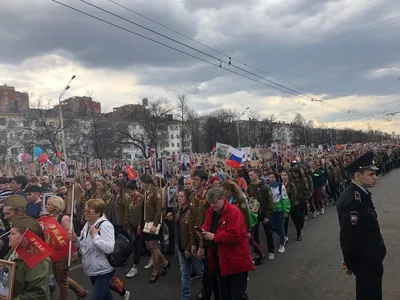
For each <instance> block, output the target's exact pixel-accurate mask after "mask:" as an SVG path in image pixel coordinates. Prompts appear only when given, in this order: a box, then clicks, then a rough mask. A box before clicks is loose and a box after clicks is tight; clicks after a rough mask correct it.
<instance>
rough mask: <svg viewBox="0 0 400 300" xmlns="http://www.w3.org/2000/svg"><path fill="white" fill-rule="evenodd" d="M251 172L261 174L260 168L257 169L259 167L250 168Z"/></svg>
mask: <svg viewBox="0 0 400 300" xmlns="http://www.w3.org/2000/svg"><path fill="white" fill-rule="evenodd" d="M250 172H253V173H256V174H257V175H260V170H259V169H257V168H251V169H250V170H249V173H250Z"/></svg>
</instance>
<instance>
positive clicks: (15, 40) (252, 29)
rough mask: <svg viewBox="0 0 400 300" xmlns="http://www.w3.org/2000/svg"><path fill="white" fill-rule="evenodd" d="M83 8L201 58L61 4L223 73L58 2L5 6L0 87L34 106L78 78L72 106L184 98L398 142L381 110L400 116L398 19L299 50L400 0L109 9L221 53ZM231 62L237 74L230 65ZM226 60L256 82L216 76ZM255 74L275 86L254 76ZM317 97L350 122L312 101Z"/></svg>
mask: <svg viewBox="0 0 400 300" xmlns="http://www.w3.org/2000/svg"><path fill="white" fill-rule="evenodd" d="M87 1H88V2H90V3H93V4H96V5H98V6H100V7H102V8H103V9H106V10H109V11H112V12H114V13H115V14H118V15H120V16H122V17H124V18H126V19H129V20H131V21H132V22H136V23H139V24H141V25H143V26H146V27H149V28H151V29H152V30H154V31H157V32H159V33H162V34H164V35H167V36H168V37H171V38H173V39H177V40H179V41H180V42H181V43H184V44H187V45H189V46H190V47H193V48H196V49H198V50H200V51H202V52H203V53H200V52H196V51H195V50H193V49H189V48H187V47H184V46H183V45H179V44H176V43H174V42H172V41H170V40H166V39H165V38H162V37H161V36H158V35H156V34H154V33H151V32H148V31H146V30H144V29H142V28H138V27H137V26H135V25H133V24H131V23H128V22H126V21H123V20H121V19H118V18H116V17H114V16H111V15H108V14H106V13H104V12H102V11H99V10H97V9H95V8H93V7H91V6H89V5H87V4H85V3H83V2H81V1H80V0H60V2H62V3H65V4H68V5H70V6H73V7H75V8H78V9H80V10H83V11H85V12H88V13H90V14H94V15H95V16H97V17H100V18H104V19H105V20H107V21H109V22H112V23H115V24H116V25H118V26H121V27H124V28H126V29H128V30H131V31H135V32H137V33H140V34H142V35H145V36H147V37H150V38H152V39H156V40H157V41H160V42H162V43H165V44H168V45H170V46H172V47H175V48H177V49H180V50H181V51H185V52H187V53H190V54H191V55H194V56H197V57H198V58H201V59H203V60H206V61H208V62H210V63H212V64H216V65H217V66H213V65H211V64H208V63H206V62H203V61H200V60H198V59H194V58H192V57H189V56H187V55H184V54H182V53H179V52H177V51H174V50H171V49H168V48H165V47H163V46H161V45H158V44H155V43H153V42H150V41H148V40H145V39H143V38H141V37H138V36H135V35H133V34H130V33H128V32H126V31H123V30H121V29H117V28H114V27H112V26H110V25H107V24H104V23H102V22H100V21H98V20H94V19H91V18H89V17H87V16H84V15H82V14H79V13H77V12H75V11H71V10H70V9H68V8H65V7H63V6H61V5H58V4H57V3H55V2H52V1H51V0H35V1H25V0H13V1H0V41H1V42H0V84H8V85H13V86H15V87H16V89H18V90H21V91H28V92H29V93H31V94H32V96H31V100H32V101H35V99H37V98H38V97H46V98H52V99H54V100H56V99H57V97H58V94H59V93H60V91H61V90H62V88H63V87H64V85H65V84H66V83H67V82H68V80H69V78H70V77H71V76H72V75H73V74H75V75H76V76H77V77H76V79H75V80H74V82H73V83H72V85H71V89H70V91H68V94H67V96H73V95H77V96H80V95H87V94H88V93H92V94H93V97H94V98H95V100H97V101H101V103H102V105H103V107H104V108H108V109H112V108H113V107H117V106H120V105H124V104H129V103H137V102H138V101H139V100H140V99H141V98H143V97H147V98H149V99H150V100H153V99H157V98H166V99H168V100H169V101H170V102H171V103H174V102H175V100H176V98H177V95H178V94H180V93H184V94H186V95H187V96H188V98H189V104H190V106H191V107H192V108H194V109H195V110H196V111H197V112H198V113H199V114H206V113H208V112H210V111H212V110H214V109H217V108H221V107H224V108H232V109H236V110H237V111H238V112H241V111H243V110H244V109H245V108H246V107H247V106H249V107H250V110H251V111H257V112H259V113H260V114H261V116H262V117H266V116H268V115H270V114H274V115H275V116H276V118H277V119H280V120H283V121H291V120H292V119H293V117H294V115H295V113H296V112H300V113H301V114H302V115H303V116H304V117H305V118H306V119H313V120H314V121H315V122H316V123H325V124H327V125H329V126H338V127H339V128H340V127H345V126H349V127H353V128H359V129H364V130H366V129H367V127H368V124H370V125H371V126H372V127H373V128H374V129H381V130H384V131H387V132H392V131H396V132H397V133H400V130H399V129H398V126H399V120H400V117H399V116H400V114H399V115H398V116H395V117H393V118H392V121H391V122H388V121H385V120H384V118H383V117H382V116H383V115H384V113H385V112H386V113H388V112H395V111H400V97H399V96H400V80H398V77H399V76H400V57H399V53H400V51H399V46H400V35H399V34H398V33H399V29H400V17H399V18H397V19H395V20H391V21H388V22H385V23H383V24H381V25H378V26H374V27H371V28H368V29H365V30H361V31H359V32H356V33H353V34H349V35H347V36H344V37H340V38H337V39H333V40H331V41H328V42H326V43H322V44H320V45H316V46H312V47H309V48H307V49H304V50H300V51H296V50H298V49H303V48H306V47H307V46H309V45H313V44H316V43H319V42H322V41H325V40H328V39H331V38H334V37H336V36H339V35H343V34H346V33H348V32H350V31H355V30H357V29H360V28H363V27H367V26H369V25H372V24H375V23H378V22H381V21H384V20H388V19H391V18H395V17H397V16H400V1H398V0H285V1H283V0H269V1H265V0H217V1H213V0H162V1H161V0H158V1H156V0H113V1H114V2H117V3H119V4H122V5H124V6H126V7H128V8H130V9H132V10H134V11H135V12H137V13H140V14H143V15H145V16H146V17H148V18H151V19H153V20H156V21H157V22H159V23H162V24H164V25H166V26H168V27H171V28H173V29H174V30H176V31H178V32H180V33H182V34H184V35H186V36H188V37H190V38H192V39H195V40H197V41H199V42H201V43H203V44H205V45H207V46H208V47H211V48H213V49H215V50H218V52H215V51H213V50H210V49H209V48H207V47H205V46H202V45H199V44H196V43H195V42H193V41H191V40H189V39H186V38H184V37H182V36H180V35H178V34H177V33H175V32H172V31H169V30H167V29H166V28H163V27H160V26H159V25H157V24H154V23H152V22H150V21H149V20H146V19H144V18H142V17H140V16H138V15H136V14H134V13H132V12H130V11H128V10H126V9H123V8H121V7H119V6H117V5H116V4H114V3H111V2H110V1H107V0H97V1H94V0H87ZM293 51H294V52H293ZM289 52H292V53H290V54H288V55H285V54H287V53H289ZM221 53H223V54H226V55H227V56H225V55H223V54H221ZM229 56H231V57H232V65H231V66H228V65H227V64H226V63H225V62H227V61H229V58H228V57H229ZM219 59H221V60H223V61H224V62H223V63H222V66H223V67H224V68H227V69H229V70H231V71H235V72H238V73H240V74H242V75H244V76H247V77H251V78H252V79H254V80H256V81H259V82H256V81H254V80H250V79H247V78H244V77H240V76H238V75H235V74H233V73H230V72H229V71H227V70H225V69H223V68H219V67H218V65H219V61H218V60H219ZM260 62H263V63H260ZM243 63H246V64H247V65H244V64H243ZM254 65H255V67H256V68H258V69H261V70H263V71H264V72H267V73H269V74H272V75H273V76H275V77H271V76H269V75H266V74H265V73H261V72H260V71H258V70H255V69H254V68H252V67H251V66H254ZM239 68H240V69H242V70H240V69H239ZM245 71H247V72H251V73H253V74H254V75H253V74H249V73H246V72H245ZM257 76H259V77H257ZM260 77H264V78H267V79H268V80H271V81H273V82H276V83H279V84H280V85H282V86H285V87H289V88H290V89H292V90H294V91H295V92H301V93H304V94H305V95H306V96H304V95H303V96H301V97H295V96H293V95H290V94H285V93H283V92H281V91H279V90H275V89H272V88H269V87H268V86H266V85H264V84H262V83H265V84H269V85H273V84H272V83H271V82H267V81H265V80H264V79H262V78H260ZM276 77H279V78H281V79H282V80H284V81H282V80H280V79H277V78H276ZM260 82H261V83H260ZM288 82H289V83H288ZM290 83H293V84H295V85H291V84H290ZM279 88H282V87H279ZM291 93H293V91H292V92H291ZM310 97H313V98H315V99H322V100H323V102H324V103H328V105H334V106H337V107H341V108H345V109H347V110H352V111H354V110H355V113H354V112H352V113H348V112H343V111H340V110H338V109H334V108H331V107H329V106H328V105H323V104H321V103H319V102H318V101H314V102H311V101H310V100H309V99H310ZM304 98H306V99H308V100H306V99H304ZM396 101H398V102H396ZM391 102H392V103H391ZM388 103H391V104H388ZM371 107H372V108H371ZM246 116H247V115H245V116H244V117H243V118H244V119H245V118H246Z"/></svg>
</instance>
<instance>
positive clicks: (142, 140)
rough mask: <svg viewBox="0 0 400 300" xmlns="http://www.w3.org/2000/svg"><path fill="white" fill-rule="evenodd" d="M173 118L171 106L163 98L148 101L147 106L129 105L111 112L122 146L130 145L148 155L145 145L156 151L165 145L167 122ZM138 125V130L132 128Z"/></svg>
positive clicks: (144, 155)
mask: <svg viewBox="0 0 400 300" xmlns="http://www.w3.org/2000/svg"><path fill="white" fill-rule="evenodd" d="M172 120H173V115H172V108H171V106H170V105H169V104H168V103H167V102H166V101H164V100H160V99H159V100H156V101H154V102H150V103H149V106H148V107H144V106H142V105H134V106H131V107H130V109H128V108H127V110H126V111H123V112H118V113H113V122H114V128H115V130H116V133H117V134H118V140H119V142H120V143H121V145H122V146H125V147H126V146H129V145H132V146H134V147H137V148H138V149H140V150H141V151H142V153H143V157H145V158H146V157H148V155H147V150H146V149H147V147H150V148H154V149H155V151H156V155H157V151H158V148H159V147H164V146H165V145H166V140H167V137H168V122H169V121H172ZM136 126H138V127H139V131H135V130H134V129H133V128H136Z"/></svg>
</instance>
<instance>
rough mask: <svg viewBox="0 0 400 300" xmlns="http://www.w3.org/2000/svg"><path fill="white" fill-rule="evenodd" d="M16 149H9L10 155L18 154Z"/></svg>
mask: <svg viewBox="0 0 400 300" xmlns="http://www.w3.org/2000/svg"><path fill="white" fill-rule="evenodd" d="M18 152H19V151H18V148H11V154H12V155H17V154H18Z"/></svg>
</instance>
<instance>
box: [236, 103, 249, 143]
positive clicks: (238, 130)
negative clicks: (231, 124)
mask: <svg viewBox="0 0 400 300" xmlns="http://www.w3.org/2000/svg"><path fill="white" fill-rule="evenodd" d="M249 108H250V107H247V108H246V109H245V110H244V112H242V114H240V115H239V118H238V120H237V122H236V128H237V135H238V145H239V148H240V129H239V121H240V118H241V117H242V116H243V115H244V114H245V112H246V111H247V110H248V109H249Z"/></svg>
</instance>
